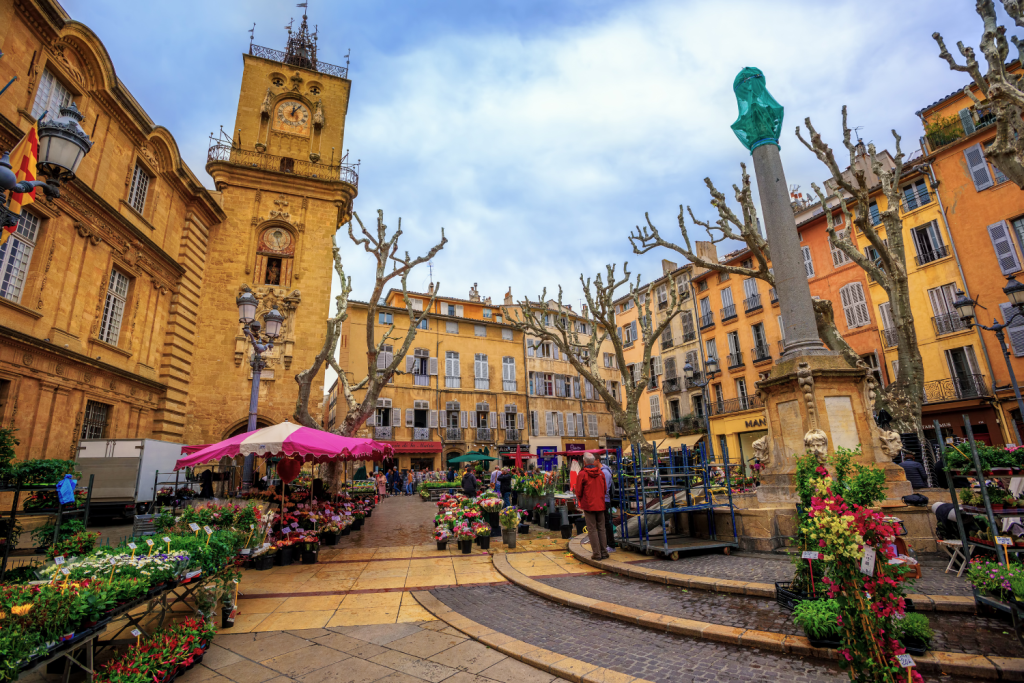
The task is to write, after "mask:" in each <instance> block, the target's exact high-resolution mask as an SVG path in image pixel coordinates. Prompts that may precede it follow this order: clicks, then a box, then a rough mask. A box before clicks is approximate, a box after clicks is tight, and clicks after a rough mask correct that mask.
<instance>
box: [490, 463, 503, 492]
mask: <svg viewBox="0 0 1024 683" xmlns="http://www.w3.org/2000/svg"><path fill="white" fill-rule="evenodd" d="M500 476H501V468H500V467H495V468H494V469H493V470H491V490H492V491H494V492H495V493H500V491H499V489H498V477H500Z"/></svg>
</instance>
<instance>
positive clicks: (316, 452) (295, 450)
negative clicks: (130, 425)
mask: <svg viewBox="0 0 1024 683" xmlns="http://www.w3.org/2000/svg"><path fill="white" fill-rule="evenodd" d="M182 450H184V449H182ZM393 454H394V451H393V450H392V448H391V446H390V445H389V444H386V443H380V442H378V441H374V440H373V439H357V438H355V437H351V436H341V435H339V434H332V433H331V432H324V431H321V430H319V429H310V428H309V427H303V426H301V425H298V424H295V423H294V422H288V421H287V420H285V421H284V422H282V423H280V424H276V425H272V426H270V427H263V428H262V429H257V430H255V431H252V432H245V433H243V434H237V435H235V436H232V437H231V438H229V439H225V440H224V441H221V442H220V443H215V444H211V445H209V446H206V447H205V448H203V449H201V450H199V451H196V452H195V453H192V454H191V455H189V456H187V457H184V458H181V459H180V460H178V462H176V463H175V464H174V469H175V470H180V469H182V468H184V467H195V466H196V465H202V464H204V463H207V462H211V461H214V460H220V459H221V458H235V457H239V456H246V455H256V456H258V457H265V456H268V455H281V456H293V457H296V458H297V459H299V460H301V461H303V462H315V463H322V462H328V461H330V460H383V459H384V457H385V456H386V455H393Z"/></svg>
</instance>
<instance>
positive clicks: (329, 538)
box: [320, 531, 338, 545]
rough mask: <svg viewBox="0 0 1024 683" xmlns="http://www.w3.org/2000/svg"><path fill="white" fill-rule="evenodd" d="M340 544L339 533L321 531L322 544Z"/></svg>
mask: <svg viewBox="0 0 1024 683" xmlns="http://www.w3.org/2000/svg"><path fill="white" fill-rule="evenodd" d="M337 542H338V532H336V531H321V532H320V543H322V544H323V545H334V544H335V543H337Z"/></svg>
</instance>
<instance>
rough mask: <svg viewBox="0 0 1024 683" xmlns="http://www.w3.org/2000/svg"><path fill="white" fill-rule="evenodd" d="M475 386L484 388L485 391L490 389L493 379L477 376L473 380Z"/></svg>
mask: <svg viewBox="0 0 1024 683" xmlns="http://www.w3.org/2000/svg"><path fill="white" fill-rule="evenodd" d="M473 387H474V388H476V389H483V390H484V391H489V390H490V388H491V380H490V378H489V377H477V378H476V379H475V380H474V381H473Z"/></svg>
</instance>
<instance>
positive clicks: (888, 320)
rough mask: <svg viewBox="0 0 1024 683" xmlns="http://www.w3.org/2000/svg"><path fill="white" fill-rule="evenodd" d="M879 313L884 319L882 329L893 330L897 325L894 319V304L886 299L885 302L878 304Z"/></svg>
mask: <svg viewBox="0 0 1024 683" xmlns="http://www.w3.org/2000/svg"><path fill="white" fill-rule="evenodd" d="M878 315H879V317H880V318H881V319H882V329H884V330H891V329H894V328H895V327H896V324H895V323H894V322H893V320H892V304H891V303H889V302H888V301H886V302H885V303H884V304H878Z"/></svg>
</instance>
